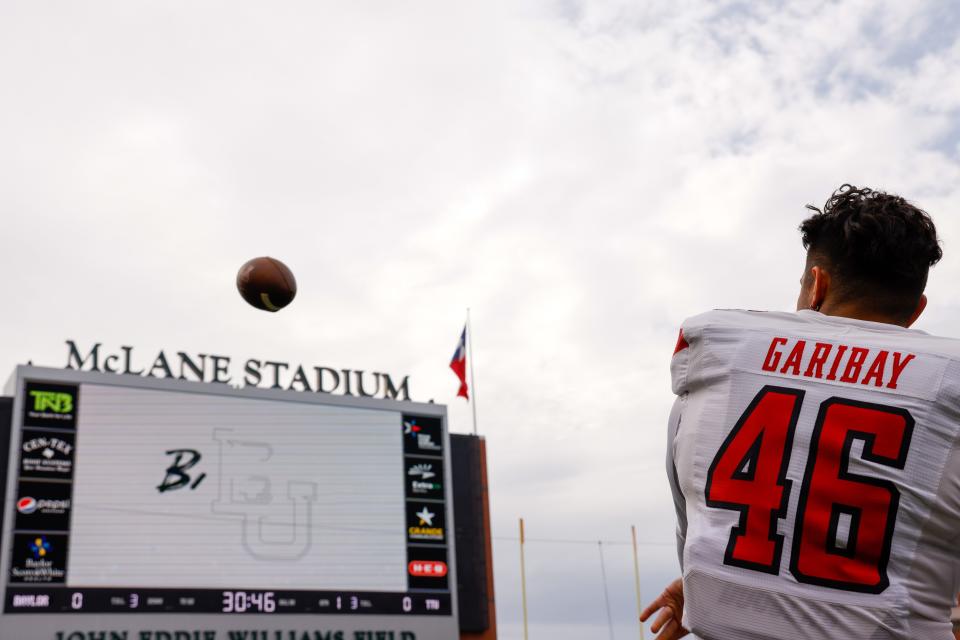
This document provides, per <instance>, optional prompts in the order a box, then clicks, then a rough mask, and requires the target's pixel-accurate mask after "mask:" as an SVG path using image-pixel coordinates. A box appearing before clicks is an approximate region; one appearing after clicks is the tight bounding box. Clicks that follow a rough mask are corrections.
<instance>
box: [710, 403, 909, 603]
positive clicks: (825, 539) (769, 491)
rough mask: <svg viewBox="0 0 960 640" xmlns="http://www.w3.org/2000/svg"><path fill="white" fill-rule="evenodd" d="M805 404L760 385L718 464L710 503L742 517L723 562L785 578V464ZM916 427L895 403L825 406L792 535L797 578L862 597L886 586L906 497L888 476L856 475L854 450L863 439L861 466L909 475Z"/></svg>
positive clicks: (792, 563)
mask: <svg viewBox="0 0 960 640" xmlns="http://www.w3.org/2000/svg"><path fill="white" fill-rule="evenodd" d="M802 403H803V391H801V390H798V389H787V388H783V387H774V386H766V387H764V388H763V389H761V390H760V393H758V394H757V395H756V397H755V398H754V399H753V401H752V402H751V403H750V406H748V407H747V409H746V411H744V412H743V415H742V416H740V420H738V421H737V424H736V426H734V428H733V430H732V431H731V432H730V434H729V435H728V436H727V439H726V440H724V442H723V444H722V445H721V446H720V450H719V451H718V452H717V455H716V457H715V458H714V459H713V463H712V464H711V465H710V470H709V472H708V473H707V486H706V499H707V505H708V506H710V507H716V508H719V509H729V510H732V511H737V512H739V513H740V519H739V522H738V523H737V525H736V526H735V527H733V528H732V529H731V531H730V540H729V542H728V543H727V549H726V553H725V554H724V558H723V561H724V564H727V565H731V566H735V567H741V568H744V569H751V570H754V571H763V572H765V573H772V574H777V573H779V572H780V557H781V555H782V552H783V540H784V537H783V536H782V535H780V534H779V533H777V521H778V520H781V519H783V518H785V517H786V515H787V504H788V502H789V497H790V489H791V481H790V480H788V479H787V477H786V476H787V468H788V466H789V464H790V454H791V450H792V446H793V434H794V432H795V430H796V426H797V419H798V417H799V415H800V406H801V404H802ZM913 425H914V422H913V418H912V417H911V416H910V414H909V413H908V412H907V411H905V410H903V409H897V408H895V407H889V406H885V405H879V404H870V403H866V402H857V401H854V400H844V399H841V398H830V399H828V400H826V401H824V402H823V403H822V404H821V405H820V411H819V414H818V416H817V422H816V425H815V426H814V429H813V434H812V436H811V441H810V454H809V456H808V458H807V467H806V470H805V472H804V476H803V483H802V484H801V486H800V499H799V502H798V504H797V516H796V520H795V522H794V529H793V531H794V534H793V548H792V553H791V560H790V572H791V573H792V574H793V576H794V577H795V578H796V579H797V581H799V582H803V583H806V584H814V585H820V586H825V587H833V588H836V589H844V590H847V591H860V592H864V593H880V592H882V591H883V590H884V589H886V588H887V586H888V585H889V579H888V578H887V563H888V562H889V559H890V544H891V542H892V540H893V528H894V524H895V522H896V518H897V508H898V507H899V504H900V492H899V490H898V489H897V488H896V486H895V485H894V484H893V483H892V482H889V481H887V480H882V479H880V478H875V477H870V476H864V475H859V474H854V473H851V472H850V471H849V465H850V458H851V449H852V447H853V443H854V442H855V441H858V440H859V441H861V442H862V443H863V450H862V454H861V458H862V459H863V460H869V461H871V462H874V463H877V464H881V465H884V466H888V467H893V468H896V469H903V467H904V464H905V463H906V460H907V451H908V449H909V447H910V438H911V436H912V434H913ZM844 525H845V526H844ZM841 528H844V529H846V531H845V534H844V535H841V533H842V532H841Z"/></svg>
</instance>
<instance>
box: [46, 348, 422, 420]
mask: <svg viewBox="0 0 960 640" xmlns="http://www.w3.org/2000/svg"><path fill="white" fill-rule="evenodd" d="M66 344H67V364H66V367H65V368H66V369H79V370H81V371H102V372H106V373H116V374H124V375H134V376H144V377H150V378H174V379H178V380H194V381H197V382H213V383H221V384H232V385H234V386H242V387H262V388H270V389H288V390H292V391H307V392H314V393H330V394H337V395H344V396H360V397H362V398H384V399H387V400H410V376H403V377H402V378H395V377H393V376H391V375H390V374H388V373H381V372H369V373H368V372H365V371H361V370H358V369H357V370H352V369H335V368H332V367H324V366H307V365H302V364H291V363H288V362H278V361H274V360H258V359H256V358H250V359H248V360H247V361H246V362H244V363H243V367H242V375H239V376H234V372H232V369H231V363H232V359H231V358H230V357H229V356H219V355H214V354H207V353H195V354H189V353H185V352H183V351H177V352H176V355H174V356H168V355H167V354H166V352H164V351H162V350H161V351H159V352H157V353H156V355H155V356H154V357H152V358H148V359H142V358H140V357H139V356H137V355H135V354H134V348H133V347H130V346H121V347H120V349H119V351H108V350H106V349H104V348H103V344H102V343H100V342H97V343H95V344H94V345H93V347H92V348H90V349H87V350H83V349H80V348H78V347H77V344H76V342H74V341H73V340H67V341H66ZM398 379H399V382H396V380H398ZM34 393H35V395H34V403H36V404H37V406H40V404H41V403H42V406H43V407H45V409H43V410H48V411H51V412H55V413H56V412H66V413H69V412H70V411H72V409H73V408H72V406H70V407H66V408H65V405H64V404H63V403H64V402H66V403H68V404H69V403H70V402H71V401H72V399H71V398H69V397H67V398H66V399H64V398H63V397H60V396H63V395H65V394H57V393H45V392H34ZM36 410H37V411H40V410H41V409H39V408H38V409H36Z"/></svg>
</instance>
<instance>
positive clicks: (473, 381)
mask: <svg viewBox="0 0 960 640" xmlns="http://www.w3.org/2000/svg"><path fill="white" fill-rule="evenodd" d="M467 360H469V361H470V393H471V395H472V397H471V398H470V407H471V408H472V409H473V435H477V379H476V378H475V377H474V376H473V325H472V324H470V307H467Z"/></svg>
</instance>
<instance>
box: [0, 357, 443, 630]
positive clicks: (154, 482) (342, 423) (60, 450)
mask: <svg viewBox="0 0 960 640" xmlns="http://www.w3.org/2000/svg"><path fill="white" fill-rule="evenodd" d="M8 391H9V392H11V393H12V394H13V395H14V408H13V424H12V429H11V434H10V436H11V437H10V440H11V442H10V450H9V461H8V473H7V486H6V487H5V491H6V494H5V495H6V501H5V510H4V514H3V532H2V537H0V603H2V612H0V637H3V638H8V637H9V638H17V640H34V639H37V640H40V639H42V640H78V639H80V638H84V639H86V638H88V637H101V636H100V635H99V634H101V633H102V634H103V636H102V637H104V638H113V637H116V638H125V639H126V638H130V639H133V638H136V639H141V640H154V639H156V640H166V639H169V640H181V638H182V639H184V640H194V639H195V638H196V639H197V640H199V639H203V640H212V639H214V638H224V639H234V638H236V639H237V640H240V639H245V640H261V639H266V640H274V639H275V638H282V640H291V639H292V640H304V639H308V640H314V639H315V638H320V639H321V640H367V639H368V638H369V640H434V639H436V640H439V639H443V640H449V639H451V638H456V637H458V624H457V619H456V617H457V616H456V611H457V606H456V604H457V603H456V584H457V582H456V577H455V567H454V564H455V563H454V558H455V553H454V548H453V544H454V541H453V522H452V519H453V508H452V504H451V500H452V497H451V496H452V494H451V482H450V477H451V472H450V465H449V437H448V434H447V426H446V410H445V407H443V406H441V405H435V404H432V403H431V404H421V403H412V402H396V401H389V400H377V399H372V398H357V397H349V396H331V395H327V394H316V393H303V392H294V391H282V390H264V389H236V388H232V387H230V386H227V385H221V384H204V383H197V382H186V381H180V380H171V379H152V378H141V377H135V376H126V375H115V374H101V373H94V372H79V371H71V370H56V369H43V368H36V367H18V369H17V370H16V373H15V374H14V376H13V378H12V379H11V382H10V389H8ZM178 634H180V635H178ZM245 634H246V635H245Z"/></svg>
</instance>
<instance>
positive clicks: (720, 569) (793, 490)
mask: <svg viewBox="0 0 960 640" xmlns="http://www.w3.org/2000/svg"><path fill="white" fill-rule="evenodd" d="M808 208H809V209H812V210H813V212H814V213H813V215H812V216H811V217H810V218H808V219H807V220H805V221H804V222H803V223H802V224H801V226H800V231H801V233H802V237H803V245H804V247H805V248H806V250H807V258H806V265H805V267H804V271H803V276H802V279H801V281H800V296H799V300H798V302H797V311H796V312H795V313H780V312H772V313H762V312H753V311H712V312H709V313H705V314H703V315H700V316H696V317H694V318H691V319H689V320H687V321H685V322H684V323H683V326H682V330H681V332H680V337H679V340H678V342H677V346H676V351H675V353H674V356H673V359H672V362H671V374H672V378H673V390H674V393H675V394H676V395H677V399H676V401H675V404H674V407H673V411H672V412H671V417H670V421H669V435H668V446H667V473H668V477H669V480H670V484H671V488H672V491H673V496H674V502H675V506H676V512H677V520H678V526H677V542H678V550H679V554H680V563H681V569H682V574H683V577H682V579H678V580H677V581H675V582H674V583H673V584H671V585H670V586H668V587H667V589H666V590H665V591H664V593H663V594H661V596H660V597H659V598H657V599H656V600H655V601H654V602H653V603H652V604H651V605H650V606H649V607H648V608H647V609H646V610H645V611H644V612H643V614H642V616H641V618H642V619H643V620H646V619H648V618H649V617H650V616H651V615H653V614H654V613H656V612H657V611H659V615H658V616H657V617H656V618H655V620H654V623H653V626H652V629H653V630H654V631H655V632H659V635H658V636H657V637H658V638H659V639H661V640H672V639H674V638H680V637H682V636H684V635H686V634H687V633H688V630H690V631H692V632H693V633H694V634H696V635H697V636H699V637H700V638H704V639H710V640H771V639H778V640H780V639H784V638H790V639H803V638H810V639H814V638H816V639H825V638H838V639H843V640H885V639H897V640H907V639H911V640H914V639H918V638H922V639H924V640H950V639H951V638H953V633H952V630H951V624H950V610H951V606H952V605H953V603H954V602H955V599H956V595H957V592H958V590H960V444H958V435H960V341H957V340H953V339H948V338H941V337H937V336H932V335H929V334H926V333H924V332H922V331H917V330H913V329H910V328H909V327H910V326H911V325H912V324H913V323H914V321H916V319H917V317H918V316H919V315H920V314H921V313H922V312H923V310H924V307H925V306H926V303H927V299H926V297H925V296H924V294H923V291H924V288H925V286H926V283H927V273H928V270H929V268H930V267H931V266H932V265H934V264H935V263H936V262H937V261H938V260H939V259H940V257H941V255H942V252H941V249H940V245H939V241H938V239H937V232H936V228H935V227H934V224H933V222H932V221H931V219H930V217H929V216H928V215H927V214H926V213H924V212H923V211H921V210H920V209H918V208H916V207H915V206H913V205H912V204H910V203H909V202H907V201H906V200H904V199H903V198H901V197H899V196H896V195H891V194H887V193H882V192H878V191H873V190H870V189H860V188H856V187H853V186H851V185H843V186H842V187H841V188H840V189H839V190H837V191H836V192H834V193H833V195H832V196H831V197H830V198H829V200H828V201H827V203H826V205H825V206H824V208H823V209H822V210H820V209H817V208H815V207H812V206H809V205H808Z"/></svg>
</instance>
